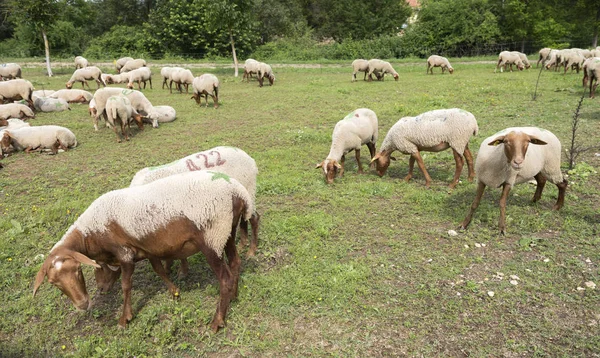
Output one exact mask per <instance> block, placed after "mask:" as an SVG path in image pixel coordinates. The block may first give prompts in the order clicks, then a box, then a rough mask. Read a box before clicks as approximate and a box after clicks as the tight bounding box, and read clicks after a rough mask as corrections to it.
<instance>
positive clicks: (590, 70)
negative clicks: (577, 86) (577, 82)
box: [583, 57, 600, 98]
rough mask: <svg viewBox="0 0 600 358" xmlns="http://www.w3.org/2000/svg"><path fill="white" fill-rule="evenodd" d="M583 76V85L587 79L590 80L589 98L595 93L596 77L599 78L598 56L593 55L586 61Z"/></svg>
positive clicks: (599, 59)
mask: <svg viewBox="0 0 600 358" xmlns="http://www.w3.org/2000/svg"><path fill="white" fill-rule="evenodd" d="M585 66H586V71H585V77H584V78H583V87H585V86H586V84H587V81H590V98H594V97H595V95H596V87H598V79H599V78H600V58H598V57H593V59H592V60H590V61H589V62H586V64H585Z"/></svg>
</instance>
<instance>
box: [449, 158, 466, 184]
mask: <svg viewBox="0 0 600 358" xmlns="http://www.w3.org/2000/svg"><path fill="white" fill-rule="evenodd" d="M452 154H453V155H454V163H455V164H456V170H455V171H454V179H452V183H450V185H449V186H448V187H449V188H450V189H454V187H456V184H458V180H459V179H460V173H461V172H462V168H463V166H464V165H465V162H464V160H463V157H462V155H460V154H459V153H458V152H457V151H456V149H454V148H452Z"/></svg>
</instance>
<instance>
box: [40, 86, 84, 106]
mask: <svg viewBox="0 0 600 358" xmlns="http://www.w3.org/2000/svg"><path fill="white" fill-rule="evenodd" d="M46 97H48V98H60V99H64V100H65V101H67V102H68V103H89V102H90V101H91V100H92V97H94V95H93V94H91V93H90V92H88V91H86V90H79V89H61V90H58V91H55V92H53V93H51V94H49V95H48V96H46Z"/></svg>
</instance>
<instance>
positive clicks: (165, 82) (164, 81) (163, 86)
mask: <svg viewBox="0 0 600 358" xmlns="http://www.w3.org/2000/svg"><path fill="white" fill-rule="evenodd" d="M165 85H167V79H166V78H164V77H163V84H162V89H165Z"/></svg>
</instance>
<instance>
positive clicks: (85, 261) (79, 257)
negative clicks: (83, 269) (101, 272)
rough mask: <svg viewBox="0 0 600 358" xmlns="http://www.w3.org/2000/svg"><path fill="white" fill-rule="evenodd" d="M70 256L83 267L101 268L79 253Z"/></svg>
mask: <svg viewBox="0 0 600 358" xmlns="http://www.w3.org/2000/svg"><path fill="white" fill-rule="evenodd" d="M71 256H73V258H74V259H75V260H77V261H79V262H80V263H82V264H84V265H90V266H94V267H95V268H102V266H100V265H98V263H97V262H96V261H94V260H92V259H90V258H89V257H87V256H85V255H84V254H82V253H79V252H76V251H75V252H72V253H71Z"/></svg>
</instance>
